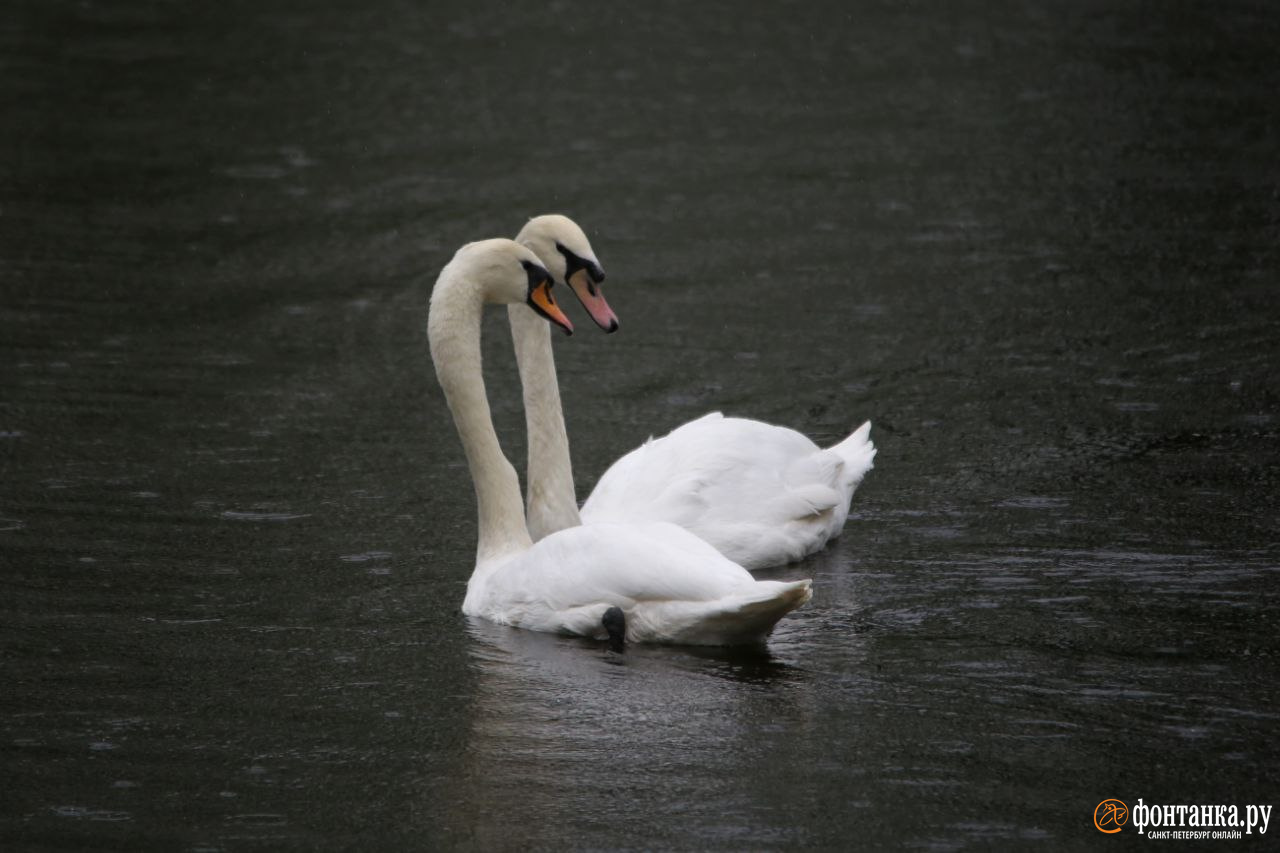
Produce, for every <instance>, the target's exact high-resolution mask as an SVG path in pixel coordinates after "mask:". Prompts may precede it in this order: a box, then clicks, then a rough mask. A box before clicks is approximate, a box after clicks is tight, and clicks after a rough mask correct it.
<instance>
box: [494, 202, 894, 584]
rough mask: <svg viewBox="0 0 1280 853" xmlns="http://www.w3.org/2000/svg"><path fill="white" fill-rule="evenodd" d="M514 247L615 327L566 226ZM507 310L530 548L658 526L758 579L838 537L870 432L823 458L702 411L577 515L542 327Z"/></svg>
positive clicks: (625, 463)
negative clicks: (523, 438) (570, 536)
mask: <svg viewBox="0 0 1280 853" xmlns="http://www.w3.org/2000/svg"><path fill="white" fill-rule="evenodd" d="M516 240H517V242H519V243H521V244H523V245H525V246H527V247H529V248H530V249H532V250H533V252H534V254H536V255H537V256H538V259H539V260H540V261H541V262H542V264H543V265H544V266H545V267H546V268H547V269H548V271H550V272H551V274H552V276H553V277H554V278H555V279H556V280H557V281H564V282H566V283H567V284H568V285H569V286H570V287H571V288H572V289H573V291H574V293H575V294H576V295H577V296H578V299H579V300H580V301H581V302H582V304H583V307H585V308H586V309H587V311H588V313H590V314H591V317H592V319H594V320H595V321H596V323H597V324H598V325H599V326H600V327H601V328H603V329H605V330H606V331H609V332H612V331H614V330H616V329H617V328H618V320H617V317H616V316H614V313H613V311H612V310H611V309H610V308H609V306H608V303H606V302H605V300H604V296H603V295H602V294H601V293H600V288H599V283H600V282H601V281H603V279H604V271H603V269H601V266H600V262H599V260H598V259H597V258H596V255H595V253H594V252H593V251H592V249H591V243H590V242H589V241H588V240H587V236H586V234H584V233H583V232H582V229H581V228H579V227H578V225H577V224H576V223H574V222H573V220H571V219H569V218H568V217H565V216H560V215H554V214H553V215H547V216H538V217H535V218H533V219H531V220H529V222H528V223H527V224H526V225H525V226H524V228H523V229H522V230H521V231H520V233H519V234H518V235H517V236H516ZM508 310H509V314H510V321H511V334H512V337H513V338H514V339H515V345H516V355H517V359H518V361H519V365H520V374H521V377H522V379H523V381H524V401H525V417H526V421H527V427H528V433H529V450H530V453H529V468H528V483H529V502H528V517H529V530H530V532H531V533H532V534H533V536H534V538H535V539H537V538H541V537H542V536H546V535H547V534H549V533H552V532H554V531H557V530H564V529H566V528H568V527H573V526H576V525H578V524H581V523H583V522H586V523H589V524H594V523H598V522H606V521H610V522H637V521H667V522H671V523H673V524H677V525H679V526H681V527H683V528H685V529H686V530H689V531H691V532H692V533H694V534H696V535H697V536H698V537H700V538H701V539H703V540H705V541H707V542H709V543H710V544H711V545H713V546H714V547H715V548H716V549H717V550H719V551H720V553H722V554H724V555H725V556H726V557H728V558H729V559H730V560H732V561H734V562H735V563H739V564H740V565H743V566H745V567H747V568H748V569H761V568H765V567H767V566H776V565H781V564H783V563H788V562H791V561H793V560H799V559H801V558H802V557H806V556H808V555H809V554H812V553H814V552H815V551H818V550H821V549H822V548H823V547H824V546H825V545H826V544H827V542H828V541H830V540H831V539H832V538H834V537H836V536H838V535H839V534H840V531H841V529H842V528H843V527H844V523H845V520H846V518H847V517H848V515H849V504H850V502H851V501H852V499H853V493H854V490H855V489H857V487H858V484H859V483H861V482H862V478H863V477H864V476H866V473H867V472H868V471H870V470H871V467H872V460H873V459H874V458H875V455H876V449H875V445H873V444H872V443H871V441H870V438H869V436H870V433H871V423H870V422H867V423H864V424H863V425H862V426H860V427H859V428H858V429H857V430H855V431H854V433H853V434H852V435H850V436H849V437H848V438H846V439H845V440H844V441H841V442H840V443H838V444H836V445H835V446H833V447H830V448H827V449H825V450H824V449H822V448H820V447H818V446H817V445H816V444H814V443H813V442H812V441H810V440H809V439H808V438H806V437H805V436H803V435H801V434H800V433H798V432H796V431H795V430H790V429H786V428H784V427H778V426H772V425H770V424H766V423H762V422H760V421H755V420H749V419H746V418H726V417H724V416H723V415H721V414H720V413H719V412H712V413H711V414H708V415H705V416H703V417H701V418H699V419H697V420H694V421H690V422H689V423H687V424H685V425H684V426H681V427H679V428H677V429H675V430H673V431H672V432H670V433H669V434H667V435H665V436H663V437H662V438H659V439H656V440H655V439H650V440H649V441H647V442H646V443H645V444H643V445H641V446H640V447H638V448H636V449H635V450H633V451H631V452H630V453H628V454H627V455H626V456H623V457H622V458H621V459H619V460H618V461H617V462H615V463H613V465H612V466H611V467H610V468H609V469H608V470H607V471H606V472H605V474H604V476H603V477H601V478H600V480H599V482H598V483H596V487H595V491H593V492H592V493H591V495H590V496H589V497H588V498H587V500H586V502H585V503H584V504H583V506H582V509H581V512H579V510H578V505H577V502H576V500H575V495H574V488H573V472H572V468H571V466H570V462H569V443H568V438H567V437H566V435H565V429H564V417H563V414H562V411H561V407H560V395H559V389H558V386H557V385H556V380H555V363H554V359H553V356H552V353H551V337H550V335H551V331H550V328H549V327H547V325H546V324H545V323H543V322H542V321H541V320H539V319H538V318H537V316H535V315H534V314H533V313H532V312H530V311H529V310H528V309H526V308H525V307H524V306H521V305H513V306H511V307H510V308H509V309H508Z"/></svg>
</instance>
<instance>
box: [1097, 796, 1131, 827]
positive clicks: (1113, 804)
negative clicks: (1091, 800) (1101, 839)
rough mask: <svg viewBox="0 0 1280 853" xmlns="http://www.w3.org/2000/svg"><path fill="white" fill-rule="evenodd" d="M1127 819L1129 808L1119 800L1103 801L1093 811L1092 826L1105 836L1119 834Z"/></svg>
mask: <svg viewBox="0 0 1280 853" xmlns="http://www.w3.org/2000/svg"><path fill="white" fill-rule="evenodd" d="M1128 819H1129V807H1128V806H1126V805H1125V804H1124V803H1122V802H1120V801H1119V800H1103V801H1102V802H1100V803H1098V805H1097V807H1096V808H1094V810H1093V825H1094V826H1096V827H1098V831H1099V832H1105V833H1106V834H1107V835H1111V834H1112V833H1116V832H1119V831H1120V829H1121V828H1122V827H1123V826H1124V824H1125V821H1127V820H1128Z"/></svg>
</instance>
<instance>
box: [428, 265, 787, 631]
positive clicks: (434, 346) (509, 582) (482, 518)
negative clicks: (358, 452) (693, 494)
mask: <svg viewBox="0 0 1280 853" xmlns="http://www.w3.org/2000/svg"><path fill="white" fill-rule="evenodd" d="M486 302H492V303H505V304H519V303H525V304H527V305H528V306H529V307H531V308H533V309H534V310H535V311H538V312H539V313H541V314H542V315H543V316H545V317H547V318H548V319H550V320H552V321H553V322H556V323H558V324H560V325H562V326H563V327H564V328H565V329H566V330H571V329H572V325H571V324H570V323H569V321H568V319H567V318H566V317H565V316H564V314H562V313H561V312H560V309H559V307H558V306H557V305H556V304H555V302H554V300H553V299H552V297H551V280H550V278H549V277H548V274H547V271H546V270H545V269H544V268H543V267H542V266H541V265H540V264H539V263H538V260H537V256H536V255H534V254H533V253H532V252H531V251H529V250H528V249H526V248H524V247H523V246H520V245H519V244H517V243H515V242H513V241H511V240H485V241H482V242H479V243H470V244H468V245H466V246H463V247H462V248H461V249H459V250H458V252H457V254H456V255H454V257H453V260H451V261H450V262H449V263H448V264H447V265H446V266H445V268H444V269H443V270H442V271H441V272H440V277H439V278H438V279H437V281H436V285H435V289H434V291H433V292H432V294H431V312H430V319H429V321H428V335H429V337H430V340H431V357H432V360H433V361H434V362H435V367H436V375H437V376H438V377H439V379H440V385H441V387H442V388H443V389H444V393H445V397H446V398H447V400H448V402H449V408H450V410H451V411H452V412H453V419H454V424H455V426H456V427H457V429H458V435H459V436H460V438H461V439H462V444H463V448H464V449H465V451H466V456H467V463H468V465H469V467H470V470H471V477H472V480H473V482H474V485H475V490H476V499H477V505H478V510H479V526H480V533H479V544H478V547H477V553H476V567H475V571H474V572H473V573H472V575H471V580H470V581H469V582H468V583H467V595H466V599H465V601H464V602H463V606H462V609H463V612H464V613H466V614H467V615H470V616H481V617H483V618H486V619H489V620H490V621H493V622H498V623H501V624H506V625H513V626H516V627H520V628H529V629H532V630H536V631H552V632H561V633H569V634H578V635H582V636H588V637H602V636H604V635H605V634H606V633H607V634H608V635H609V636H610V638H611V639H613V640H615V641H618V640H620V639H621V632H623V631H625V637H626V638H627V639H629V640H634V641H645V642H675V643H691V644H704V645H731V644H736V643H751V642H758V641H760V640H762V639H763V638H764V636H765V635H766V634H767V633H768V632H769V630H770V629H771V628H772V627H773V625H774V623H776V622H777V621H778V620H779V619H780V618H782V616H784V615H785V614H786V613H787V612H788V611H790V610H793V609H794V608H796V607H799V606H800V605H801V604H803V603H805V602H806V601H808V600H809V597H810V595H811V593H810V589H809V587H810V582H809V581H807V580H803V581H795V582H792V583H783V582H780V581H757V580H756V579H755V578H753V577H751V575H750V574H749V573H748V572H747V571H746V570H745V569H743V568H742V567H741V566H739V565H736V564H734V563H732V562H730V561H729V560H727V559H725V558H724V557H723V556H721V555H720V554H719V553H718V552H717V551H716V550H715V549H714V548H712V547H711V546H709V545H707V544H706V543H705V542H703V541H702V540H700V539H698V537H696V536H694V535H693V534H691V533H689V532H688V531H686V530H683V529H682V528H679V527H677V526H675V525H673V524H665V523H660V522H651V523H639V524H594V525H591V526H589V527H574V528H570V529H567V530H563V531H560V532H558V533H556V534H554V535H550V536H547V537H545V538H543V539H542V540H541V541H539V542H538V543H537V544H536V545H535V544H533V543H532V540H531V539H530V537H529V532H528V529H527V528H526V526H525V519H524V512H523V509H522V507H521V501H520V484H519V480H518V479H517V477H516V473H515V470H514V469H513V468H512V467H511V464H510V463H509V462H508V461H507V459H506V457H505V456H503V454H502V448H501V447H500V446H499V444H498V437H497V434H496V433H495V432H494V428H493V421H492V419H491V417H490V415H489V402H488V400H487V398H486V397H485V389H484V380H483V378H482V376H481V369H480V316H481V312H482V309H483V307H484V304H485V303H486ZM624 625H625V627H624Z"/></svg>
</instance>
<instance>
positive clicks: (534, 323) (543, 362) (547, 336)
mask: <svg viewBox="0 0 1280 853" xmlns="http://www.w3.org/2000/svg"><path fill="white" fill-rule="evenodd" d="M507 315H508V318H509V319H510V321H511V338H512V341H513V342H514V344H515V351H516V363H517V364H518V365H519V368H520V384H521V388H522V391H523V394H524V417H525V429H526V431H527V433H528V437H529V464H528V470H527V472H526V473H527V481H528V486H529V503H528V522H529V533H530V534H531V535H532V537H533V538H534V539H535V540H538V539H541V538H542V537H544V536H547V535H549V534H551V533H555V532H556V531H557V530H564V529H565V528H568V527H577V526H578V525H580V524H581V523H582V518H581V517H580V516H579V515H578V500H577V496H576V495H575V494H574V489H573V463H572V462H571V460H570V458H569V434H568V432H567V431H566V430H565V426H564V409H563V407H562V406H561V403H560V385H559V382H558V381H557V380H556V362H555V356H554V354H553V353H552V349H551V325H550V324H549V323H547V322H546V321H545V320H543V319H542V318H541V317H539V316H538V315H537V314H535V313H534V312H533V311H531V310H529V308H528V307H526V306H524V305H508V306H507Z"/></svg>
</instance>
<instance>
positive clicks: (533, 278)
mask: <svg viewBox="0 0 1280 853" xmlns="http://www.w3.org/2000/svg"><path fill="white" fill-rule="evenodd" d="M520 266H522V267H524V271H525V274H526V275H528V276H529V290H530V291H532V290H533V289H534V288H535V287H537V286H538V285H540V284H542V283H543V282H544V281H545V282H546V283H547V286H548V287H550V286H551V285H553V284H555V281H554V280H553V279H552V278H551V273H549V272H547V271H546V270H545V269H543V268H542V267H540V266H538V265H537V264H535V263H534V262H533V261H521V262H520Z"/></svg>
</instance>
